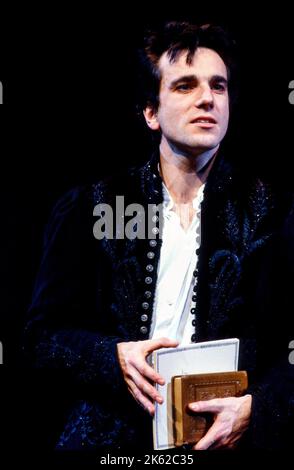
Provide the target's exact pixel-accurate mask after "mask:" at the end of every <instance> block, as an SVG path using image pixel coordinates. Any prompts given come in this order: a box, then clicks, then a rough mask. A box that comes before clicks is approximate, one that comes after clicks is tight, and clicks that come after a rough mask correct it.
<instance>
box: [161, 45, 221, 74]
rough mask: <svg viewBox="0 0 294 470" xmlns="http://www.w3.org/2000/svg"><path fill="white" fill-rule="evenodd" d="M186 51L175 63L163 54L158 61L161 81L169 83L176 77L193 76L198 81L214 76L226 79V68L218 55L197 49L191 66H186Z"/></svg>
mask: <svg viewBox="0 0 294 470" xmlns="http://www.w3.org/2000/svg"><path fill="white" fill-rule="evenodd" d="M186 59H187V51H183V52H181V53H180V54H179V55H178V57H177V59H176V61H175V62H172V63H171V62H170V60H169V57H168V55H167V53H166V52H165V53H164V54H163V55H162V56H161V58H160V60H159V70H160V72H161V77H162V81H166V82H169V81H170V80H175V79H176V78H177V77H180V76H182V75H185V74H186V73H187V74H188V75H191V74H194V75H195V76H196V77H197V78H199V79H205V78H206V79H209V77H212V76H214V75H220V76H223V77H224V78H225V79H227V68H226V65H225V63H224V61H223V60H222V58H221V57H220V55H219V54H218V53H217V52H215V51H214V50H212V49H208V48H206V47H198V49H197V50H196V51H195V53H194V56H193V59H192V62H191V64H187V62H186Z"/></svg>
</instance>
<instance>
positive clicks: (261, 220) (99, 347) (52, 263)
mask: <svg viewBox="0 0 294 470" xmlns="http://www.w3.org/2000/svg"><path fill="white" fill-rule="evenodd" d="M157 161H158V157H157V156H154V157H153V158H152V159H151V161H150V162H148V163H147V164H146V165H145V166H143V167H142V168H139V169H133V170H130V171H129V172H126V174H122V175H119V176H115V177H112V178H110V179H109V180H105V181H103V182H99V183H97V184H95V185H93V186H92V187H83V188H78V189H75V190H73V191H71V192H69V193H68V194H67V195H66V196H65V197H64V198H63V199H62V200H61V201H60V202H59V203H58V204H57V206H56V207H55V210H54V212H53V215H52V218H51V221H50V223H49V224H48V227H47V231H46V237H45V246H44V256H43V259H42V263H41V267H40V272H39V275H38V278H37V282H36V286H35V290H34V294H33V300H32V304H31V308H30V311H29V319H28V323H27V327H26V348H27V351H28V352H29V353H30V355H31V358H32V360H33V361H34V364H35V365H36V366H37V367H41V368H47V369H50V371H51V373H52V370H54V371H55V372H56V377H55V379H56V383H57V386H58V381H59V378H60V377H61V376H62V381H63V383H64V382H65V381H66V382H68V383H69V384H70V386H69V390H70V391H71V392H70V393H72V400H71V404H70V407H71V410H70V411H69V414H68V417H67V422H66V423H65V425H64V429H63V432H62V435H61V437H60V439H59V442H58V444H57V448H60V449H61V448H64V449H83V448H84V449H102V448H103V449H104V448H108V447H109V448H113V449H114V448H115V449H116V450H117V449H120V448H122V447H125V446H128V445H129V446H136V448H137V449H138V448H142V449H143V448H144V449H148V447H149V446H151V437H152V433H151V419H150V417H149V416H148V415H147V414H146V413H145V412H144V411H143V410H141V408H140V407H139V405H137V403H136V402H135V401H134V399H133V398H132V397H131V396H130V394H129V392H128V391H127V389H126V386H125V384H124V381H123V378H122V375H121V372H120V368H119V365H118V361H117V354H116V345H117V343H118V342H121V341H136V340H144V339H148V334H149V329H150V323H151V317H152V308H153V299H154V292H155V286H156V278H157V266H158V261H159V256H160V248H161V240H160V238H159V237H158V236H157V237H156V238H155V239H148V238H147V239H134V240H129V239H124V240H119V239H112V240H107V239H103V240H101V241H98V240H97V239H95V237H94V236H93V225H94V223H95V221H96V220H97V217H96V218H95V217H94V216H93V209H94V206H95V205H96V204H97V203H108V204H110V205H112V206H113V207H114V206H115V197H116V196H117V195H124V196H125V206H126V205H127V204H130V203H134V202H136V203H140V204H142V205H143V206H144V207H146V206H147V204H158V203H160V202H162V184H161V183H162V181H161V178H160V176H159V174H158V171H157ZM284 209H285V208H284ZM286 212H287V211H286V210H283V211H281V210H280V207H279V202H278V200H277V199H276V198H275V196H274V195H273V194H272V192H271V189H270V187H269V186H267V185H266V184H264V183H263V182H262V181H260V180H258V179H256V178H253V177H251V176H248V175H245V174H241V172H240V171H237V170H233V168H232V166H231V165H230V164H229V163H227V162H226V161H225V160H224V159H223V158H222V157H221V156H220V155H219V156H218V157H217V160H216V162H215V164H214V167H213V169H212V171H211V173H210V175H209V178H208V181H207V184H206V187H205V193H204V200H203V203H202V216H201V217H202V236H201V240H202V244H201V248H200V250H199V253H198V254H199V256H198V265H197V267H195V273H194V275H195V276H197V277H198V283H197V291H196V292H195V293H194V294H195V295H196V297H197V302H196V312H195V314H193V315H191V321H192V319H195V320H196V321H195V322H194V323H195V335H193V341H204V340H213V339H221V338H228V337H238V338H239V339H240V363H239V369H245V370H247V371H248V373H249V383H250V387H249V392H250V393H252V394H253V409H252V418H251V425H250V429H249V430H248V432H247V435H246V445H247V446H249V447H250V448H254V447H258V448H281V447H284V446H287V442H289V441H287V433H288V430H289V429H290V424H289V423H290V422H291V420H293V409H294V395H293V388H294V385H293V375H294V373H293V372H294V366H291V365H290V364H289V361H288V354H289V351H288V344H289V341H290V340H291V339H294V330H293V320H292V318H291V317H292V314H293V312H291V311H289V303H288V302H290V295H288V294H289V293H290V291H291V282H290V279H292V280H293V267H292V266H293V263H292V264H290V263H289V256H288V254H287V253H289V252H290V251H291V250H290V249H292V251H291V252H292V253H293V252H294V250H293V242H292V237H291V236H289V233H291V227H293V223H292V220H293V216H292V215H291V214H290V216H288V219H287V222H286V224H284V225H283V223H282V221H283V220H284V215H285V213H286ZM289 227H290V228H289ZM292 233H293V232H292ZM281 240H283V242H281ZM291 247H292V248H291ZM289 250H290V251H289ZM58 374H59V375H58ZM60 383H61V382H60ZM244 442H245V440H244Z"/></svg>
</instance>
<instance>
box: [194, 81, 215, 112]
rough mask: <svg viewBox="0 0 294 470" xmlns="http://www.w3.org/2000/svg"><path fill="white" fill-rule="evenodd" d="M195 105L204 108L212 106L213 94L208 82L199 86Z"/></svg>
mask: <svg viewBox="0 0 294 470" xmlns="http://www.w3.org/2000/svg"><path fill="white" fill-rule="evenodd" d="M195 106H196V107H197V108H203V109H206V110H207V109H211V108H213V94H212V91H211V88H210V86H209V85H208V84H204V85H202V86H201V87H199V89H198V94H197V97H196V100H195Z"/></svg>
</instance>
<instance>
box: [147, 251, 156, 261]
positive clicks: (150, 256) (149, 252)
mask: <svg viewBox="0 0 294 470" xmlns="http://www.w3.org/2000/svg"><path fill="white" fill-rule="evenodd" d="M154 256H155V254H154V253H153V251H148V253H147V258H149V259H153V258H154Z"/></svg>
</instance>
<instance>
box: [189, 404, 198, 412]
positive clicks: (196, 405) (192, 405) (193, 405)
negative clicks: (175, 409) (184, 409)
mask: <svg viewBox="0 0 294 470" xmlns="http://www.w3.org/2000/svg"><path fill="white" fill-rule="evenodd" d="M190 408H191V409H192V410H194V411H197V410H199V405H198V403H193V404H191V405H190Z"/></svg>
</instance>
